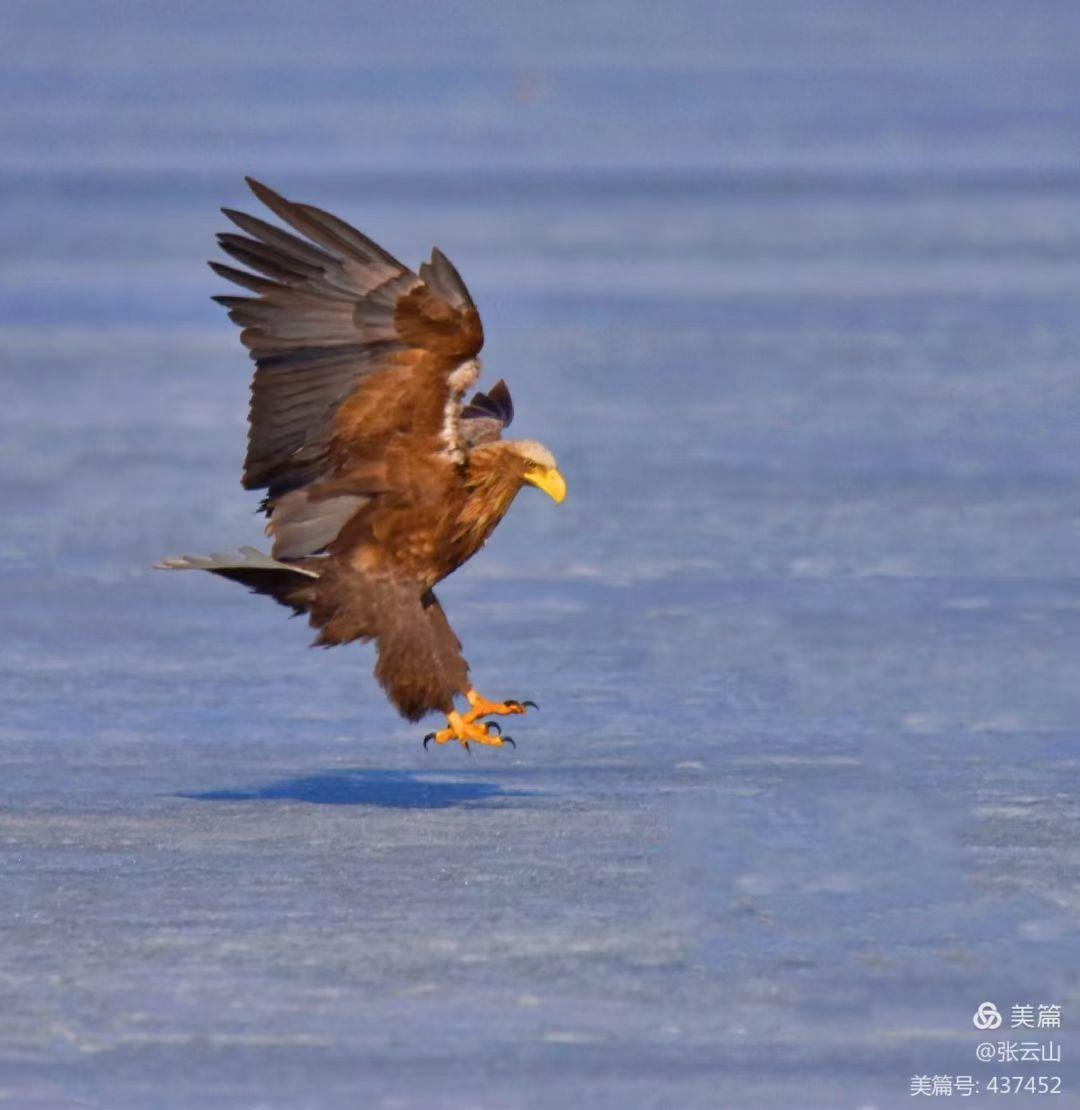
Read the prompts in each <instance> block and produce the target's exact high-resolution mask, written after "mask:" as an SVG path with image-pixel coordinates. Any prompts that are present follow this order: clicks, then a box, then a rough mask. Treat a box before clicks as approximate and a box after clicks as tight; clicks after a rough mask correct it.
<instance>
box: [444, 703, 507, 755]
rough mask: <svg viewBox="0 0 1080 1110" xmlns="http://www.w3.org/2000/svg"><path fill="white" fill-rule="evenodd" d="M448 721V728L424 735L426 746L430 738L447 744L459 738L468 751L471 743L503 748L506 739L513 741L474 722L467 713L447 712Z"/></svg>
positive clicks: (484, 725) (459, 741)
mask: <svg viewBox="0 0 1080 1110" xmlns="http://www.w3.org/2000/svg"><path fill="white" fill-rule="evenodd" d="M446 722H447V727H446V728H443V729H439V731H438V732H432V733H429V734H428V735H427V736H425V737H424V747H425V748H426V747H427V745H428V741H429V740H434V741H435V743H436V744H446V743H447V742H448V741H450V740H457V741H458V743H460V744H461V746H462V747H463V748H465V750H466V751H467V750H468V748H469V745H470V744H487V745H488V746H489V747H492V748H501V747H502V746H503V743H504V740H505V742H507V743H513V741H511V740H510V737H509V736H507V737H505V738H504V737H502V736H492V735H491V733H490V732H489V731H488V726H487V725H486V724H480V725H478V724H474V723H473V721H471V720H469V719H468V716H467V715H466V716H464V717H463V716H462V715H461V714H460V713H458V712H457V711H456V710H454V711H453V712H451V713H447V715H446Z"/></svg>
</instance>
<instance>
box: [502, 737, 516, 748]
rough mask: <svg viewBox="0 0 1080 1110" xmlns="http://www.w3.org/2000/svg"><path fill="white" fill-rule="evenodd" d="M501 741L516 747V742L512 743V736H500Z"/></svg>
mask: <svg viewBox="0 0 1080 1110" xmlns="http://www.w3.org/2000/svg"><path fill="white" fill-rule="evenodd" d="M502 742H503V743H504V744H509V745H510V747H512V748H516V747H517V744H515V743H514V738H513V737H512V736H504V737H503V738H502Z"/></svg>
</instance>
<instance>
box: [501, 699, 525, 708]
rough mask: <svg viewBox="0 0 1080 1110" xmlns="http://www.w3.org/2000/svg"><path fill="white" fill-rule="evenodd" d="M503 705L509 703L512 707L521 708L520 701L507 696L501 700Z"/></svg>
mask: <svg viewBox="0 0 1080 1110" xmlns="http://www.w3.org/2000/svg"><path fill="white" fill-rule="evenodd" d="M503 705H509V706H510V707H511V708H513V709H520V708H521V702H519V701H516V700H515V699H514V698H507V699H506V701H504V702H503Z"/></svg>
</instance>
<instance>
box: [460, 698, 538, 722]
mask: <svg viewBox="0 0 1080 1110" xmlns="http://www.w3.org/2000/svg"><path fill="white" fill-rule="evenodd" d="M465 697H466V698H467V699H468V702H469V708H468V710H467V711H466V713H465V717H464V719H465V720H466V721H468V722H469V723H470V724H471V723H472V722H473V721H475V720H477V719H478V718H479V717H488V716H491V715H493V714H494V715H496V716H499V717H510V716H516V715H519V714H521V713H524V712H525V707H526V706H528V705H531V706H532V707H533V708H534V709H535V708H536V703H535V702H531V701H525V702H521V701H513V700H509V701H488V700H487V698H485V697H483V696H481V695H480V694H478V693H477V692H476V691H475V690H469V691H468V692H467V693H466V694H465Z"/></svg>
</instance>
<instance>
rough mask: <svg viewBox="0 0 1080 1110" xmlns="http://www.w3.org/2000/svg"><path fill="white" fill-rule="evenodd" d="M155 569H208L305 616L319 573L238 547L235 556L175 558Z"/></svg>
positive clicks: (310, 604)
mask: <svg viewBox="0 0 1080 1110" xmlns="http://www.w3.org/2000/svg"><path fill="white" fill-rule="evenodd" d="M154 567H155V569H157V570H208V571H209V572H210V573H211V574H216V575H219V576H220V577H221V578H228V579H229V581H230V582H239V583H240V584H241V585H243V586H247V588H248V589H249V590H251V592H252V593H256V594H265V595H266V596H267V597H272V598H273V599H274V600H275V601H276V602H278V604H279V605H284V606H286V607H287V608H289V609H292V611H293V612H294V613H306V612H308V611H309V610H310V609H311V606H312V605H313V604H314V602H315V584H316V582H318V579H319V574H318V572H317V571H315V570H312V569H310V568H309V567H306V566H302V565H300V564H297V563H283V562H281V561H280V560H278V559H272V558H271V557H270V556H269V555H264V554H263V553H262V552H261V551H258V550H256V549H255V548H254V547H241V548H240V550H239V551H238V552H236V553H218V554H215V555H178V556H175V557H174V558H171V559H162V560H161V561H160V562H157V563H155V564H154Z"/></svg>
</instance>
